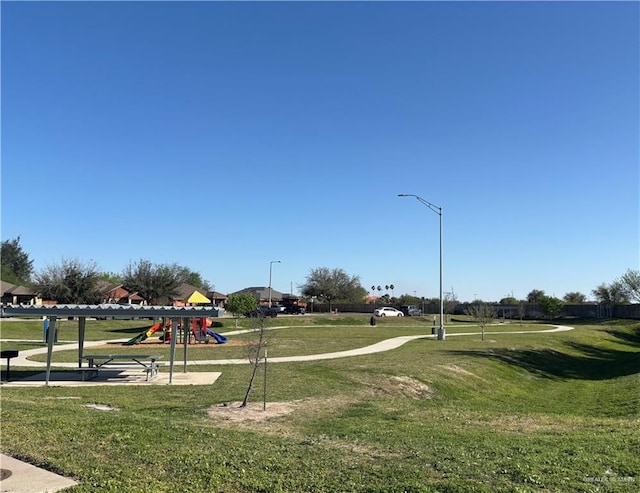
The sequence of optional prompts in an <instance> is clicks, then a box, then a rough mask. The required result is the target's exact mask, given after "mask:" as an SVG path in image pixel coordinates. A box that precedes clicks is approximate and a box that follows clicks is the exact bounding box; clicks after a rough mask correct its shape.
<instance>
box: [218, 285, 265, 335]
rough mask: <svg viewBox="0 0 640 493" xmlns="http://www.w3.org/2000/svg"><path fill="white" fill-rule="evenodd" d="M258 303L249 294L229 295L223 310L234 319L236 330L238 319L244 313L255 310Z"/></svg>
mask: <svg viewBox="0 0 640 493" xmlns="http://www.w3.org/2000/svg"><path fill="white" fill-rule="evenodd" d="M257 305H258V301H257V300H256V299H255V298H254V297H253V295H251V294H249V293H238V294H231V295H229V298H228V299H227V302H226V303H225V305H224V306H225V308H226V309H227V310H228V311H229V312H231V313H232V314H233V316H234V318H235V319H236V328H237V327H238V319H239V318H240V316H241V315H242V314H244V313H247V312H250V311H253V310H255V309H256V306H257Z"/></svg>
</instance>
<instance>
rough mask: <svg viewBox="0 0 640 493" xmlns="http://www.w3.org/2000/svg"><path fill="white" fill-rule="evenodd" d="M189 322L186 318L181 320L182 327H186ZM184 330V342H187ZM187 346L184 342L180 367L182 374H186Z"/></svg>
mask: <svg viewBox="0 0 640 493" xmlns="http://www.w3.org/2000/svg"><path fill="white" fill-rule="evenodd" d="M188 321H189V319H188V318H183V319H182V327H188V325H187V322H188ZM186 337H187V336H186V330H185V341H186V340H188V339H186ZM187 346H188V344H187V343H186V342H185V344H184V345H183V347H184V354H183V360H184V363H183V366H182V373H187Z"/></svg>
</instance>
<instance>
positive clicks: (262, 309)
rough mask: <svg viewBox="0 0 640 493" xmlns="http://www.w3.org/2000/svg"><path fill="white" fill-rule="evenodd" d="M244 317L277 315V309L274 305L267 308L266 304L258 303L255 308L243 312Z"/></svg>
mask: <svg viewBox="0 0 640 493" xmlns="http://www.w3.org/2000/svg"><path fill="white" fill-rule="evenodd" d="M244 315H245V317H249V318H256V317H277V316H278V310H277V309H275V308H274V307H271V308H269V307H268V306H266V305H259V306H258V307H257V308H256V309H255V310H252V311H250V312H247V313H245V314H244Z"/></svg>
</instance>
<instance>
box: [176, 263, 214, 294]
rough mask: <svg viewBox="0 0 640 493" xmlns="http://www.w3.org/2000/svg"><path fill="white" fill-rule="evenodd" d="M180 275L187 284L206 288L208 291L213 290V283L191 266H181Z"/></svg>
mask: <svg viewBox="0 0 640 493" xmlns="http://www.w3.org/2000/svg"><path fill="white" fill-rule="evenodd" d="M179 269H180V276H181V277H182V278H183V279H184V282H186V283H187V284H191V285H192V286H195V287H196V288H200V289H204V290H207V291H210V290H211V284H209V281H207V280H205V279H203V278H202V275H201V274H200V273H199V272H195V271H193V270H191V269H189V267H179Z"/></svg>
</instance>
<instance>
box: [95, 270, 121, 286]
mask: <svg viewBox="0 0 640 493" xmlns="http://www.w3.org/2000/svg"><path fill="white" fill-rule="evenodd" d="M99 278H100V279H101V280H102V281H106V282H108V283H109V284H122V275H121V274H117V273H115V272H101V273H100V274H99Z"/></svg>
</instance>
